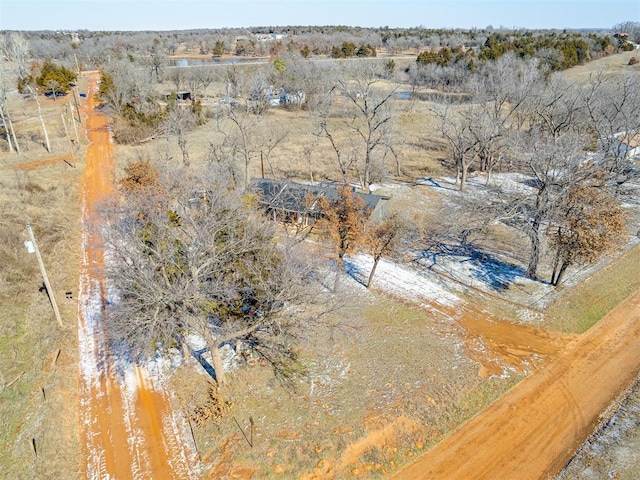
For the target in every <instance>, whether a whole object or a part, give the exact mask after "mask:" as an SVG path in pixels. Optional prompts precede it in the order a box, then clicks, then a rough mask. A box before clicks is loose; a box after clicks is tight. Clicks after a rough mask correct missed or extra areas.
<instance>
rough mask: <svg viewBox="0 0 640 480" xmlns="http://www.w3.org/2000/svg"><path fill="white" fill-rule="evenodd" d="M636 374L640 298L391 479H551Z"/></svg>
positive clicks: (638, 368)
mask: <svg viewBox="0 0 640 480" xmlns="http://www.w3.org/2000/svg"><path fill="white" fill-rule="evenodd" d="M639 372H640V291H638V292H636V293H635V294H634V295H632V296H630V297H629V298H627V299H626V300H625V301H624V302H623V303H621V304H620V305H619V306H618V307H617V308H615V309H614V310H612V311H611V312H610V313H609V314H608V315H607V316H606V317H605V318H604V319H602V320H601V321H600V322H599V323H598V324H597V325H595V326H594V327H592V328H591V329H590V330H589V331H588V332H586V333H585V334H583V335H581V336H580V337H579V339H578V340H577V341H576V342H571V343H570V344H569V345H568V346H567V349H566V350H565V351H564V352H562V353H561V354H560V355H559V356H558V358H556V359H555V360H554V361H552V362H549V363H545V364H544V366H542V367H541V368H539V369H537V370H536V371H535V372H533V373H532V374H531V375H529V376H528V377H527V378H526V379H524V380H523V381H521V382H520V383H518V384H517V385H516V386H515V387H513V388H512V389H511V390H510V391H509V392H507V393H506V394H505V395H503V396H502V397H500V398H499V399H498V400H496V401H495V402H494V403H493V404H492V405H491V406H490V407H489V408H487V409H486V410H485V411H483V412H481V413H479V414H478V415H476V416H475V417H474V418H472V419H471V420H469V421H468V422H467V423H466V424H465V425H463V426H462V427H461V428H460V429H459V430H457V431H456V432H455V433H453V434H452V435H451V436H449V437H448V438H446V439H445V440H443V441H442V442H441V443H440V444H438V445H436V446H435V447H434V448H432V449H431V450H429V451H427V452H426V453H425V454H424V455H422V456H420V457H419V458H418V459H417V460H416V461H415V462H414V463H412V464H410V465H408V466H406V467H405V468H403V469H401V470H400V471H398V472H397V473H396V474H395V475H394V476H393V479H395V480H400V479H411V480H414V479H415V480H419V479H447V480H452V479H465V480H469V479H497V478H499V479H502V480H505V479H514V480H515V479H517V480H527V479H531V480H534V479H535V480H537V479H543V478H553V476H555V475H556V474H557V473H558V472H559V471H560V470H561V469H562V468H563V467H564V465H566V463H567V462H568V461H569V460H570V459H571V457H572V456H573V454H574V453H575V452H576V450H577V449H578V448H579V447H580V446H581V445H582V444H583V443H584V442H585V441H586V439H587V438H588V436H589V435H590V434H591V433H592V432H593V431H594V428H595V427H596V426H597V424H598V423H599V421H600V419H601V417H600V416H601V414H602V413H603V412H604V411H605V410H606V409H607V407H609V406H610V405H611V404H612V402H613V401H614V399H615V398H616V397H617V396H618V395H619V394H620V393H621V392H622V391H623V390H624V389H625V388H626V387H628V386H629V385H630V384H631V383H632V381H633V380H634V379H635V378H636V377H637V376H638V374H639Z"/></svg>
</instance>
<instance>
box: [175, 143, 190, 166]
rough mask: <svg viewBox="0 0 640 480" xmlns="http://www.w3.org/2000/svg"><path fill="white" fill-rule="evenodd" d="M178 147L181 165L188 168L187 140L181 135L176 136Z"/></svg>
mask: <svg viewBox="0 0 640 480" xmlns="http://www.w3.org/2000/svg"><path fill="white" fill-rule="evenodd" d="M178 147H180V151H181V152H182V163H183V164H184V166H185V167H188V166H189V165H190V164H191V162H190V161H189V152H188V151H187V139H186V138H184V137H183V136H182V135H180V136H178Z"/></svg>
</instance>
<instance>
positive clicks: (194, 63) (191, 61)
mask: <svg viewBox="0 0 640 480" xmlns="http://www.w3.org/2000/svg"><path fill="white" fill-rule="evenodd" d="M267 61H268V60H267V59H266V58H225V59H220V58H176V59H173V60H169V66H170V67H203V66H210V65H233V64H237V63H245V62H246V63H249V62H251V63H265V62H267Z"/></svg>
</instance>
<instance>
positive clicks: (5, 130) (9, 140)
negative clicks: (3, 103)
mask: <svg viewBox="0 0 640 480" xmlns="http://www.w3.org/2000/svg"><path fill="white" fill-rule="evenodd" d="M0 117H1V118H2V126H3V127H4V133H5V135H6V136H7V143H8V144H9V151H10V152H11V153H13V143H12V142H11V135H10V133H9V127H8V126H7V122H6V121H5V118H4V109H3V108H0Z"/></svg>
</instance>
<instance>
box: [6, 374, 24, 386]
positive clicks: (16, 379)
mask: <svg viewBox="0 0 640 480" xmlns="http://www.w3.org/2000/svg"><path fill="white" fill-rule="evenodd" d="M23 375H24V372H22V373H21V374H20V375H18V376H17V377H16V378H14V379H13V380H11V381H10V382H9V383H7V384H6V385H5V386H4V388H9V387H10V386H11V385H13V384H14V383H16V382H17V381H18V380H20V378H22V376H23ZM4 388H3V390H4Z"/></svg>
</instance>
